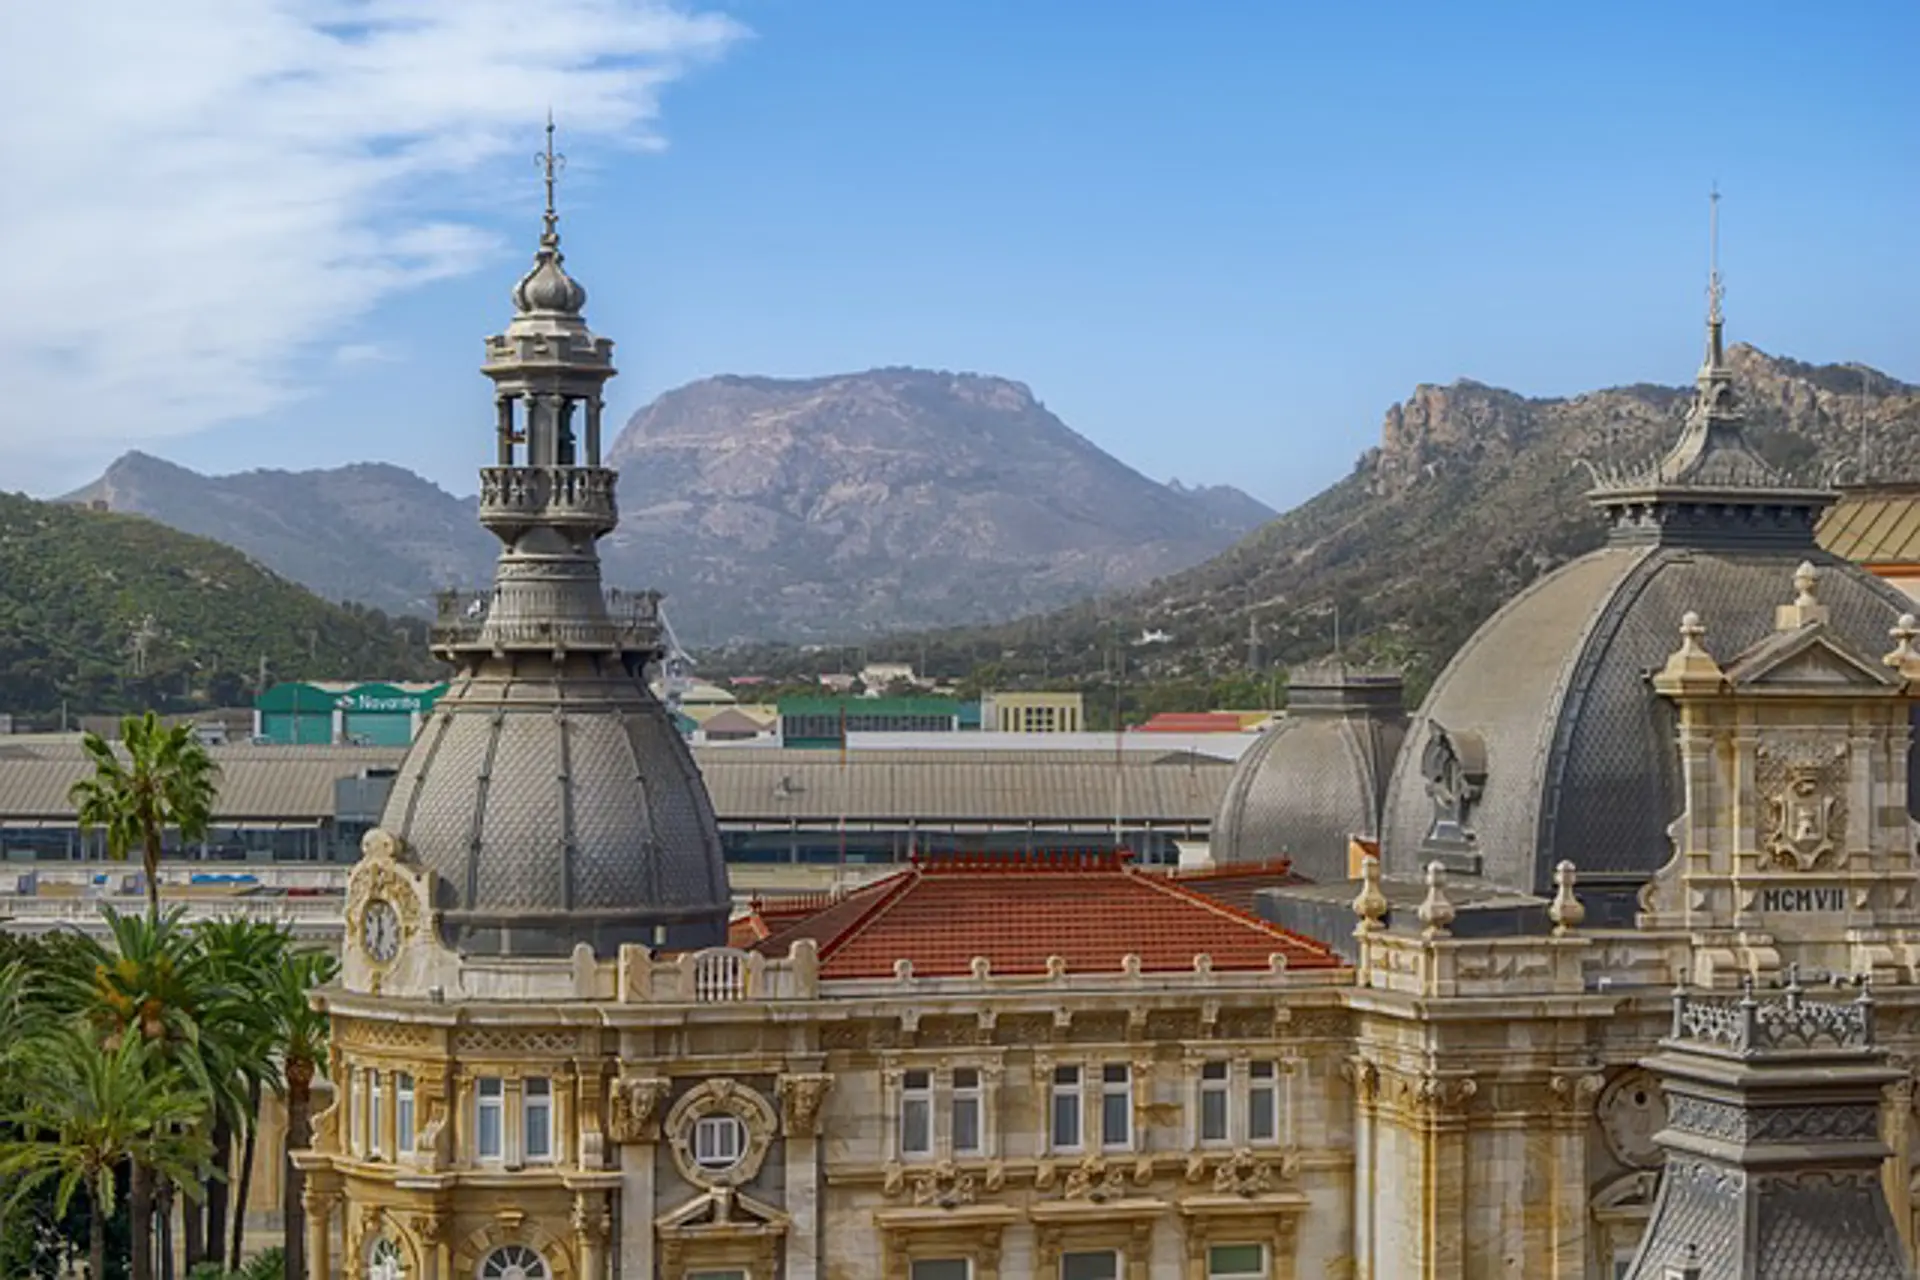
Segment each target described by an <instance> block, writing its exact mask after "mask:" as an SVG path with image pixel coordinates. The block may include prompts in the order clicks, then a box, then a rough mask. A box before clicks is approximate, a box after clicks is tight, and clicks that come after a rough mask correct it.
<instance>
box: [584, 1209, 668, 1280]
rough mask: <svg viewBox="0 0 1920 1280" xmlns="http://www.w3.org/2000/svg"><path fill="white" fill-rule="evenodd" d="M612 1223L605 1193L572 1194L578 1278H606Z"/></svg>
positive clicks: (587, 1279) (597, 1279)
mask: <svg viewBox="0 0 1920 1280" xmlns="http://www.w3.org/2000/svg"><path fill="white" fill-rule="evenodd" d="M612 1224H613V1212H612V1210H611V1209H609V1208H608V1206H607V1198H606V1194H605V1193H604V1192H600V1191H579V1192H575V1193H574V1197H573V1248H574V1253H575V1255H576V1256H577V1257H578V1258H579V1259H580V1280H607V1237H608V1235H609V1234H610V1232H611V1229H612ZM649 1225H651V1224H649Z"/></svg>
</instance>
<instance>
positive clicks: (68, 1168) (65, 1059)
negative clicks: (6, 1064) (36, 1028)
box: [0, 1024, 206, 1278]
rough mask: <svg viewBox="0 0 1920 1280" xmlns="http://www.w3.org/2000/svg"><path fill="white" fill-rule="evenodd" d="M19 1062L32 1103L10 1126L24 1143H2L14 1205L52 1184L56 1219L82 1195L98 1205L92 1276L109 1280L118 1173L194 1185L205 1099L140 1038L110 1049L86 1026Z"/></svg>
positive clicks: (1, 1164) (0, 1158)
mask: <svg viewBox="0 0 1920 1280" xmlns="http://www.w3.org/2000/svg"><path fill="white" fill-rule="evenodd" d="M20 1061H21V1064H22V1066H23V1075H24V1076H25V1078H26V1080H27V1083H28V1087H27V1089H26V1097H25V1100H24V1101H23V1102H22V1103H21V1104H19V1105H17V1106H16V1107H15V1108H14V1109H13V1110H12V1111H11V1112H9V1113H8V1114H7V1115H6V1116H5V1117H4V1119H5V1122H6V1124H7V1125H8V1126H9V1127H10V1128H12V1129H15V1130H17V1131H18V1132H20V1133H21V1134H22V1135H23V1136H22V1137H20V1138H18V1139H15V1140H12V1141H9V1142H6V1143H0V1182H6V1183H8V1184H9V1185H10V1187H11V1190H10V1191H9V1193H8V1199H7V1204H8V1206H9V1207H12V1206H15V1205H18V1204H19V1203H21V1202H22V1201H24V1200H25V1199H26V1198H27V1197H28V1196H29V1195H31V1194H32V1193H33V1192H34V1191H36V1190H38V1189H39V1188H40V1187H42V1186H44V1185H45V1184H46V1183H48V1182H49V1181H52V1182H55V1183H56V1186H57V1191H56V1197H55V1211H56V1212H57V1213H61V1214H64V1213H66V1211H67V1206H68V1205H69V1204H70V1203H71V1202H72V1200H73V1195H74V1193H75V1192H76V1191H78V1190H80V1189H81V1188H83V1187H84V1188H85V1189H86V1192H87V1198H88V1199H89V1200H90V1201H91V1202H92V1213H91V1214H90V1215H89V1220H90V1228H89V1240H88V1251H87V1252H88V1264H89V1267H90V1271H89V1274H90V1275H92V1276H94V1277H96V1278H97V1277H102V1276H105V1275H106V1273H107V1272H106V1265H107V1218H108V1217H109V1216H110V1215H111V1214H112V1213H113V1202H114V1170H115V1169H116V1168H118V1167H119V1166H120V1165H121V1164H122V1163H124V1162H127V1161H131V1162H132V1163H133V1165H134V1167H136V1168H147V1169H152V1170H155V1171H157V1172H159V1173H160V1174H161V1175H162V1176H165V1177H169V1178H173V1179H175V1180H176V1181H178V1182H179V1183H180V1184H181V1185H182V1186H187V1187H192V1186H195V1185H196V1183H195V1179H196V1177H197V1176H198V1173H199V1170H200V1167H201V1164H202V1161H203V1160H204V1157H205V1152H206V1144H205V1141H204V1140H203V1139H202V1138H201V1137H200V1136H199V1135H198V1133H197V1132H196V1131H195V1130H194V1128H193V1122H194V1120H195V1119H197V1118H198V1116H199V1113H200V1108H201V1099H200V1096H199V1094H198V1092H197V1091H196V1090H195V1089H194V1088H193V1087H192V1085H191V1084H190V1083H189V1082H188V1081H187V1079H186V1077H185V1076H184V1075H183V1074H182V1073H181V1072H180V1071H179V1069H178V1068H176V1067H174V1066H173V1065H172V1064H170V1063H168V1062H167V1061H166V1059H165V1058H164V1057H162V1056H161V1054H160V1051H159V1050H158V1049H157V1048H156V1047H155V1046H154V1045H153V1044H152V1043H151V1042H150V1041H148V1040H147V1039H145V1038H144V1037H141V1036H125V1037H122V1038H121V1040H120V1042H119V1044H118V1045H117V1046H114V1047H111V1048H110V1047H108V1046H106V1045H104V1044H103V1043H102V1042H101V1041H100V1040H98V1039H97V1038H95V1037H94V1036H92V1035H90V1034H88V1033H87V1031H86V1030H85V1029H84V1028H83V1027H81V1026H79V1025H74V1024H68V1025H63V1026H61V1027H59V1028H57V1029H56V1030H54V1031H52V1032H49V1033H46V1034H43V1035H41V1036H40V1037H38V1038H37V1039H36V1040H35V1041H34V1042H33V1043H32V1045H31V1046H30V1047H29V1048H28V1049H27V1050H26V1051H25V1052H24V1053H22V1054H21V1055H20ZM136 1274H138V1273H137V1272H136Z"/></svg>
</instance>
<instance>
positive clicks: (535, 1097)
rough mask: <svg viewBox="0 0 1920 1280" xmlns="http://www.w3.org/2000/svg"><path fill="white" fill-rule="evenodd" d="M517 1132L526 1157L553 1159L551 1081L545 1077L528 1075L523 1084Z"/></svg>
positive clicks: (531, 1158) (530, 1158)
mask: <svg viewBox="0 0 1920 1280" xmlns="http://www.w3.org/2000/svg"><path fill="white" fill-rule="evenodd" d="M520 1133H521V1145H522V1146H523V1147H525V1148H526V1154H527V1159H529V1160H551V1159H553V1081H552V1080H549V1079H548V1078H547V1077H545V1076H529V1077H528V1078H527V1081H526V1083H525V1084H524V1085H523V1086H522V1093H521V1099H520Z"/></svg>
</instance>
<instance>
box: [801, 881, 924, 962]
mask: <svg viewBox="0 0 1920 1280" xmlns="http://www.w3.org/2000/svg"><path fill="white" fill-rule="evenodd" d="M918 883H920V868H919V867H917V866H913V867H907V868H906V869H905V870H902V871H899V872H896V873H895V874H894V875H891V876H886V877H883V878H882V879H879V880H875V881H873V882H872V883H870V884H867V885H863V886H861V888H862V889H872V890H876V891H877V892H876V893H875V894H874V900H873V901H872V902H871V903H869V904H868V905H867V909H866V910H864V911H862V912H861V913H860V914H859V915H857V916H855V917H854V918H853V920H852V921H850V922H849V923H848V924H847V925H846V927H845V928H843V929H841V930H840V931H839V932H838V933H835V934H834V935H833V936H832V937H831V938H827V939H824V940H822V941H820V942H819V944H818V945H819V948H820V951H819V955H820V959H821V961H822V962H823V963H824V962H825V961H827V960H828V959H831V958H832V956H833V954H834V953H835V952H837V951H839V950H840V949H841V948H842V947H844V946H846V945H847V944H848V943H849V942H852V941H853V940H854V939H855V938H857V937H859V936H860V935H861V934H863V933H865V932H866V931H867V930H868V929H870V928H871V927H872V926H873V925H874V923H875V922H876V921H878V920H879V919H880V917H881V916H884V915H885V914H886V913H887V910H888V908H890V907H891V906H893V904H894V903H896V902H898V901H899V900H900V899H901V898H902V897H904V896H905V895H906V892H907V890H908V889H911V888H912V887H913V886H914V885H916V884H918ZM855 892H859V890H856V891H855Z"/></svg>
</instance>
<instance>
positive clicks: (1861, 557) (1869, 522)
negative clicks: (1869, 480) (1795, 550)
mask: <svg viewBox="0 0 1920 1280" xmlns="http://www.w3.org/2000/svg"><path fill="white" fill-rule="evenodd" d="M1816 536H1817V537H1818V538H1819V540H1820V545H1821V546H1823V547H1825V548H1826V549H1827V550H1828V551H1831V552H1832V553H1833V554H1834V555H1837V556H1844V557H1846V558H1847V559H1848V560H1852V561H1853V562H1855V563H1856V564H1868V565H1872V564H1920V486H1901V487H1899V488H1893V489H1885V490H1868V491H1865V492H1862V493H1857V494H1848V495H1846V496H1845V497H1842V498H1841V499H1840V501H1838V502H1836V503H1834V504H1833V506H1831V507H1829V508H1828V509H1827V513H1826V515H1825V516H1824V517H1823V518H1822V519H1821V521H1820V528H1819V530H1818V533H1817V535H1816Z"/></svg>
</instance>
